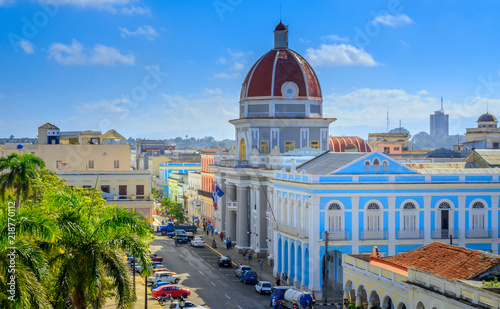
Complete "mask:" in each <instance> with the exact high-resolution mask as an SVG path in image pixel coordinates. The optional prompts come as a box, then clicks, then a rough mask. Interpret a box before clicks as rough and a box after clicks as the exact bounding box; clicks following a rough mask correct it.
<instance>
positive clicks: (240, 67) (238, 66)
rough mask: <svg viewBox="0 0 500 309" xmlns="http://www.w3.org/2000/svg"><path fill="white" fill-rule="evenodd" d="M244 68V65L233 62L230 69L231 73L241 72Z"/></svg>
mask: <svg viewBox="0 0 500 309" xmlns="http://www.w3.org/2000/svg"><path fill="white" fill-rule="evenodd" d="M244 68H245V65H244V64H243V63H241V62H236V61H235V62H234V64H233V66H232V67H231V68H230V70H232V71H241V70H243V69H244Z"/></svg>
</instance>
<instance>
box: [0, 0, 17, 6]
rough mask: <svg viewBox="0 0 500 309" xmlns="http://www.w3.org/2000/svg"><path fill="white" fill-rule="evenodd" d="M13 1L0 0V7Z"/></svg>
mask: <svg viewBox="0 0 500 309" xmlns="http://www.w3.org/2000/svg"><path fill="white" fill-rule="evenodd" d="M14 3H15V1H14V0H0V7H2V6H7V5H10V4H14Z"/></svg>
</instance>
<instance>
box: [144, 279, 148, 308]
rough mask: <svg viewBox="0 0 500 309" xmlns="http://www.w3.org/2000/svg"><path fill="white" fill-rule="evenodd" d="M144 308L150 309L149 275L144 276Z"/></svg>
mask: <svg viewBox="0 0 500 309" xmlns="http://www.w3.org/2000/svg"><path fill="white" fill-rule="evenodd" d="M144 282H145V284H144V309H148V276H144Z"/></svg>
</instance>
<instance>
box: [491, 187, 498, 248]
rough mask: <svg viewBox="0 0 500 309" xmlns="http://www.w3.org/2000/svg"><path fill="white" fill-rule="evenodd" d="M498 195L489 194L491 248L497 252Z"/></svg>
mask: <svg viewBox="0 0 500 309" xmlns="http://www.w3.org/2000/svg"><path fill="white" fill-rule="evenodd" d="M498 197H499V196H498V195H491V233H492V234H491V238H492V241H491V249H492V250H493V253H495V254H498V230H499V227H498Z"/></svg>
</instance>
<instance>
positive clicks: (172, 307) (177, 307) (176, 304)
mask: <svg viewBox="0 0 500 309" xmlns="http://www.w3.org/2000/svg"><path fill="white" fill-rule="evenodd" d="M184 303H185V304H184V307H181V306H180V305H179V302H178V301H173V302H172V303H171V304H170V307H169V309H182V308H193V309H206V308H205V307H202V306H197V305H195V304H194V303H192V302H190V301H189V300H186V301H185V302H184Z"/></svg>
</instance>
